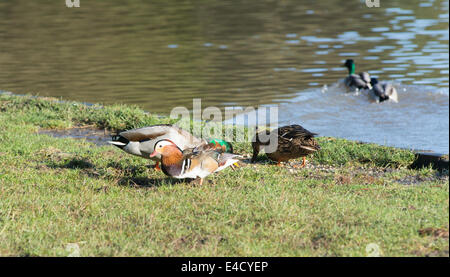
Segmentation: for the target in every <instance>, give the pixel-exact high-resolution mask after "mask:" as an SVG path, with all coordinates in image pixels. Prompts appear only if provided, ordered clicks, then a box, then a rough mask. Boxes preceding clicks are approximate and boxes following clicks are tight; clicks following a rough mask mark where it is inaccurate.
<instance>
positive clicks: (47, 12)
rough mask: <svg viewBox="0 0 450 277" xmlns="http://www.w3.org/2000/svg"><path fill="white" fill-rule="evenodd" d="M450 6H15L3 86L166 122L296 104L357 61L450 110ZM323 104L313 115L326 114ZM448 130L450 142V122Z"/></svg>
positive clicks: (0, 15)
mask: <svg viewBox="0 0 450 277" xmlns="http://www.w3.org/2000/svg"><path fill="white" fill-rule="evenodd" d="M59 2H61V3H59ZM448 7H449V5H448V1H444V0H435V1H425V2H424V1H418V0H414V1H399V0H398V1H389V3H387V2H383V5H382V7H381V8H370V9H369V8H367V7H366V6H365V4H364V1H361V2H360V3H358V2H355V1H346V0H334V1H306V2H303V3H302V4H301V5H299V4H298V1H294V0H284V1H273V0H262V1H249V2H247V1H238V0H235V1H219V0H215V1H214V0H213V1H206V0H205V1H196V2H195V3H191V2H188V1H182V2H179V1H177V2H176V3H175V1H151V2H150V1H145V2H144V1H134V0H121V1H119V0H109V1H100V0H92V1H84V2H83V3H82V4H81V8H72V9H68V8H66V7H65V5H64V1H58V3H56V1H51V0H43V1H26V0H14V1H13V0H3V1H1V2H0V89H2V90H9V91H13V92H15V93H37V94H40V95H50V96H62V97H64V98H69V99H74V100H81V101H86V102H104V103H116V102H122V103H132V104H138V105H140V106H141V107H143V108H144V109H146V110H149V111H151V112H157V113H168V112H170V110H171V109H172V108H173V107H175V106H187V107H191V106H192V98H202V101H203V104H204V105H208V106H210V105H215V106H220V107H225V106H227V105H243V106H245V105H253V106H256V105H266V104H273V103H292V101H294V102H295V101H296V100H295V99H297V97H300V98H301V95H302V94H306V93H307V91H308V90H309V89H310V88H321V87H322V86H323V85H324V84H328V85H332V84H335V83H336V81H337V80H339V79H341V78H343V76H345V74H346V71H345V68H342V67H341V63H342V61H343V60H345V59H346V58H348V57H352V58H353V59H355V61H356V63H357V70H365V71H368V72H370V73H371V74H374V75H376V77H378V78H379V79H381V80H393V81H396V82H398V83H401V84H402V85H406V86H408V85H414V86H420V85H424V86H425V85H427V86H428V85H431V86H432V87H433V88H434V92H437V91H438V90H440V89H444V91H446V93H447V99H434V100H430V99H428V98H426V99H425V100H426V101H444V102H445V103H444V106H445V105H446V106H445V107H447V110H448V64H449V58H448V37H449V34H448ZM349 10H351V11H353V12H352V13H348V11H349ZM420 90H421V89H418V91H420ZM432 92H433V90H432ZM416 96H417V95H416V94H413V96H411V97H416ZM342 99H344V100H343V101H349V100H348V98H347V97H344V98H342ZM425 100H422V101H425ZM330 101H331V100H330ZM417 101H418V100H416V101H411V102H412V103H414V102H417ZM319 104H320V105H322V106H318V107H314V108H313V110H316V111H317V113H318V114H320V113H326V110H327V106H326V105H324V103H321V102H318V103H317V105H319ZM428 104H429V105H430V106H431V107H433V106H434V105H437V106H440V105H441V104H443V103H434V102H430V103H428ZM308 105H313V103H308ZM360 108H361V107H360ZM408 108H409V109H416V108H419V107H405V109H408ZM416 112H420V111H416ZM434 116H435V118H434V120H435V121H439V122H441V120H440V118H438V116H440V115H438V114H435V115H434ZM282 120H283V119H282ZM286 120H287V118H286ZM305 120H306V119H305ZM405 120H407V119H405ZM411 120H412V119H411ZM306 123H307V122H306ZM331 123H332V122H329V121H326V120H324V121H322V123H321V124H322V125H325V126H329V125H333V126H334V123H333V124H331ZM380 124H383V123H382V122H380ZM441 127H442V128H441V129H444V131H446V134H445V133H444V134H443V135H444V136H445V135H446V136H447V138H448V125H447V126H446V127H445V128H443V126H441ZM405 131H408V130H405ZM447 152H448V146H447Z"/></svg>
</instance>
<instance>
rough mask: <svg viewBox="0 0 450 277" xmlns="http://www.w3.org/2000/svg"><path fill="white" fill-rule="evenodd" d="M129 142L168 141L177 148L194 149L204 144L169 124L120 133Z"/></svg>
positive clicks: (202, 141)
mask: <svg viewBox="0 0 450 277" xmlns="http://www.w3.org/2000/svg"><path fill="white" fill-rule="evenodd" d="M119 136H122V137H124V138H126V139H128V140H129V141H138V142H145V141H149V140H160V139H170V140H172V141H173V142H174V143H175V144H176V145H177V146H178V147H179V148H181V149H184V148H188V147H195V146H197V145H199V144H203V143H205V141H204V140H202V139H199V138H197V137H195V136H193V135H192V134H191V133H189V132H187V131H185V130H183V129H181V128H179V127H177V126H174V125H171V124H160V125H153V126H148V127H143V128H137V129H132V130H128V131H124V132H120V133H119Z"/></svg>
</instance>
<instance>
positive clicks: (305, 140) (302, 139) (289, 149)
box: [252, 124, 320, 162]
mask: <svg viewBox="0 0 450 277" xmlns="http://www.w3.org/2000/svg"><path fill="white" fill-rule="evenodd" d="M262 132H265V133H266V135H267V134H268V133H269V132H268V131H262ZM272 132H276V134H277V138H278V145H277V147H276V150H275V151H272V152H267V149H266V148H267V145H269V142H266V143H263V142H261V141H260V139H259V137H260V134H261V132H260V133H258V134H256V135H255V138H254V140H253V142H252V147H253V157H252V162H254V161H255V160H256V157H257V155H258V153H259V151H260V150H262V149H264V150H266V154H267V156H268V157H269V158H270V159H271V160H274V161H278V162H279V161H288V160H290V159H295V158H298V157H304V156H307V155H309V154H311V153H313V152H315V151H317V150H319V149H320V146H319V145H318V143H317V142H316V140H315V139H314V137H315V136H316V135H317V134H316V133H312V132H310V131H308V130H306V129H305V128H303V127H302V126H300V125H297V124H294V125H288V126H283V127H280V128H278V129H276V130H273V131H272Z"/></svg>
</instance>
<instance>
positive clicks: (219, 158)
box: [150, 139, 242, 185]
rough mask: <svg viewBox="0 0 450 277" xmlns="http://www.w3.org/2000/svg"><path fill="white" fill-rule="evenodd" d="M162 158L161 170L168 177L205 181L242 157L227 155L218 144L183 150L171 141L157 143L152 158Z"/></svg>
mask: <svg viewBox="0 0 450 277" xmlns="http://www.w3.org/2000/svg"><path fill="white" fill-rule="evenodd" d="M157 155H159V156H161V169H162V171H163V172H164V174H166V175H167V176H170V177H174V178H177V179H185V178H192V179H197V178H200V185H202V184H203V179H204V178H205V177H206V176H208V175H210V174H212V173H214V172H218V171H221V170H223V169H225V168H227V167H229V166H232V165H233V164H235V163H237V162H238V161H239V160H240V159H241V158H242V156H239V155H235V154H231V153H225V152H223V151H222V149H221V148H219V149H218V148H217V144H215V143H209V144H206V145H205V144H203V145H200V146H197V147H194V148H188V149H185V150H182V149H181V148H180V147H178V146H177V145H176V144H175V143H174V142H173V141H171V140H170V139H162V140H159V141H158V142H156V144H155V150H154V152H153V153H152V154H151V155H150V157H155V156H157Z"/></svg>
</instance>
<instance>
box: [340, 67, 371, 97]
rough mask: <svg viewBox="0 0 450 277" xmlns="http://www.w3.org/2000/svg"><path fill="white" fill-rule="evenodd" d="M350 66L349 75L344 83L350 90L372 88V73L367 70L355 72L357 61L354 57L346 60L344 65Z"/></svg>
mask: <svg viewBox="0 0 450 277" xmlns="http://www.w3.org/2000/svg"><path fill="white" fill-rule="evenodd" d="M343 66H345V67H347V68H348V76H347V77H346V78H345V79H344V84H345V85H346V86H347V88H349V89H350V90H356V89H358V90H361V89H371V88H372V86H371V84H370V75H369V73H367V72H360V73H358V74H355V62H354V61H353V60H352V59H348V60H346V61H345V63H344V65H343Z"/></svg>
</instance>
